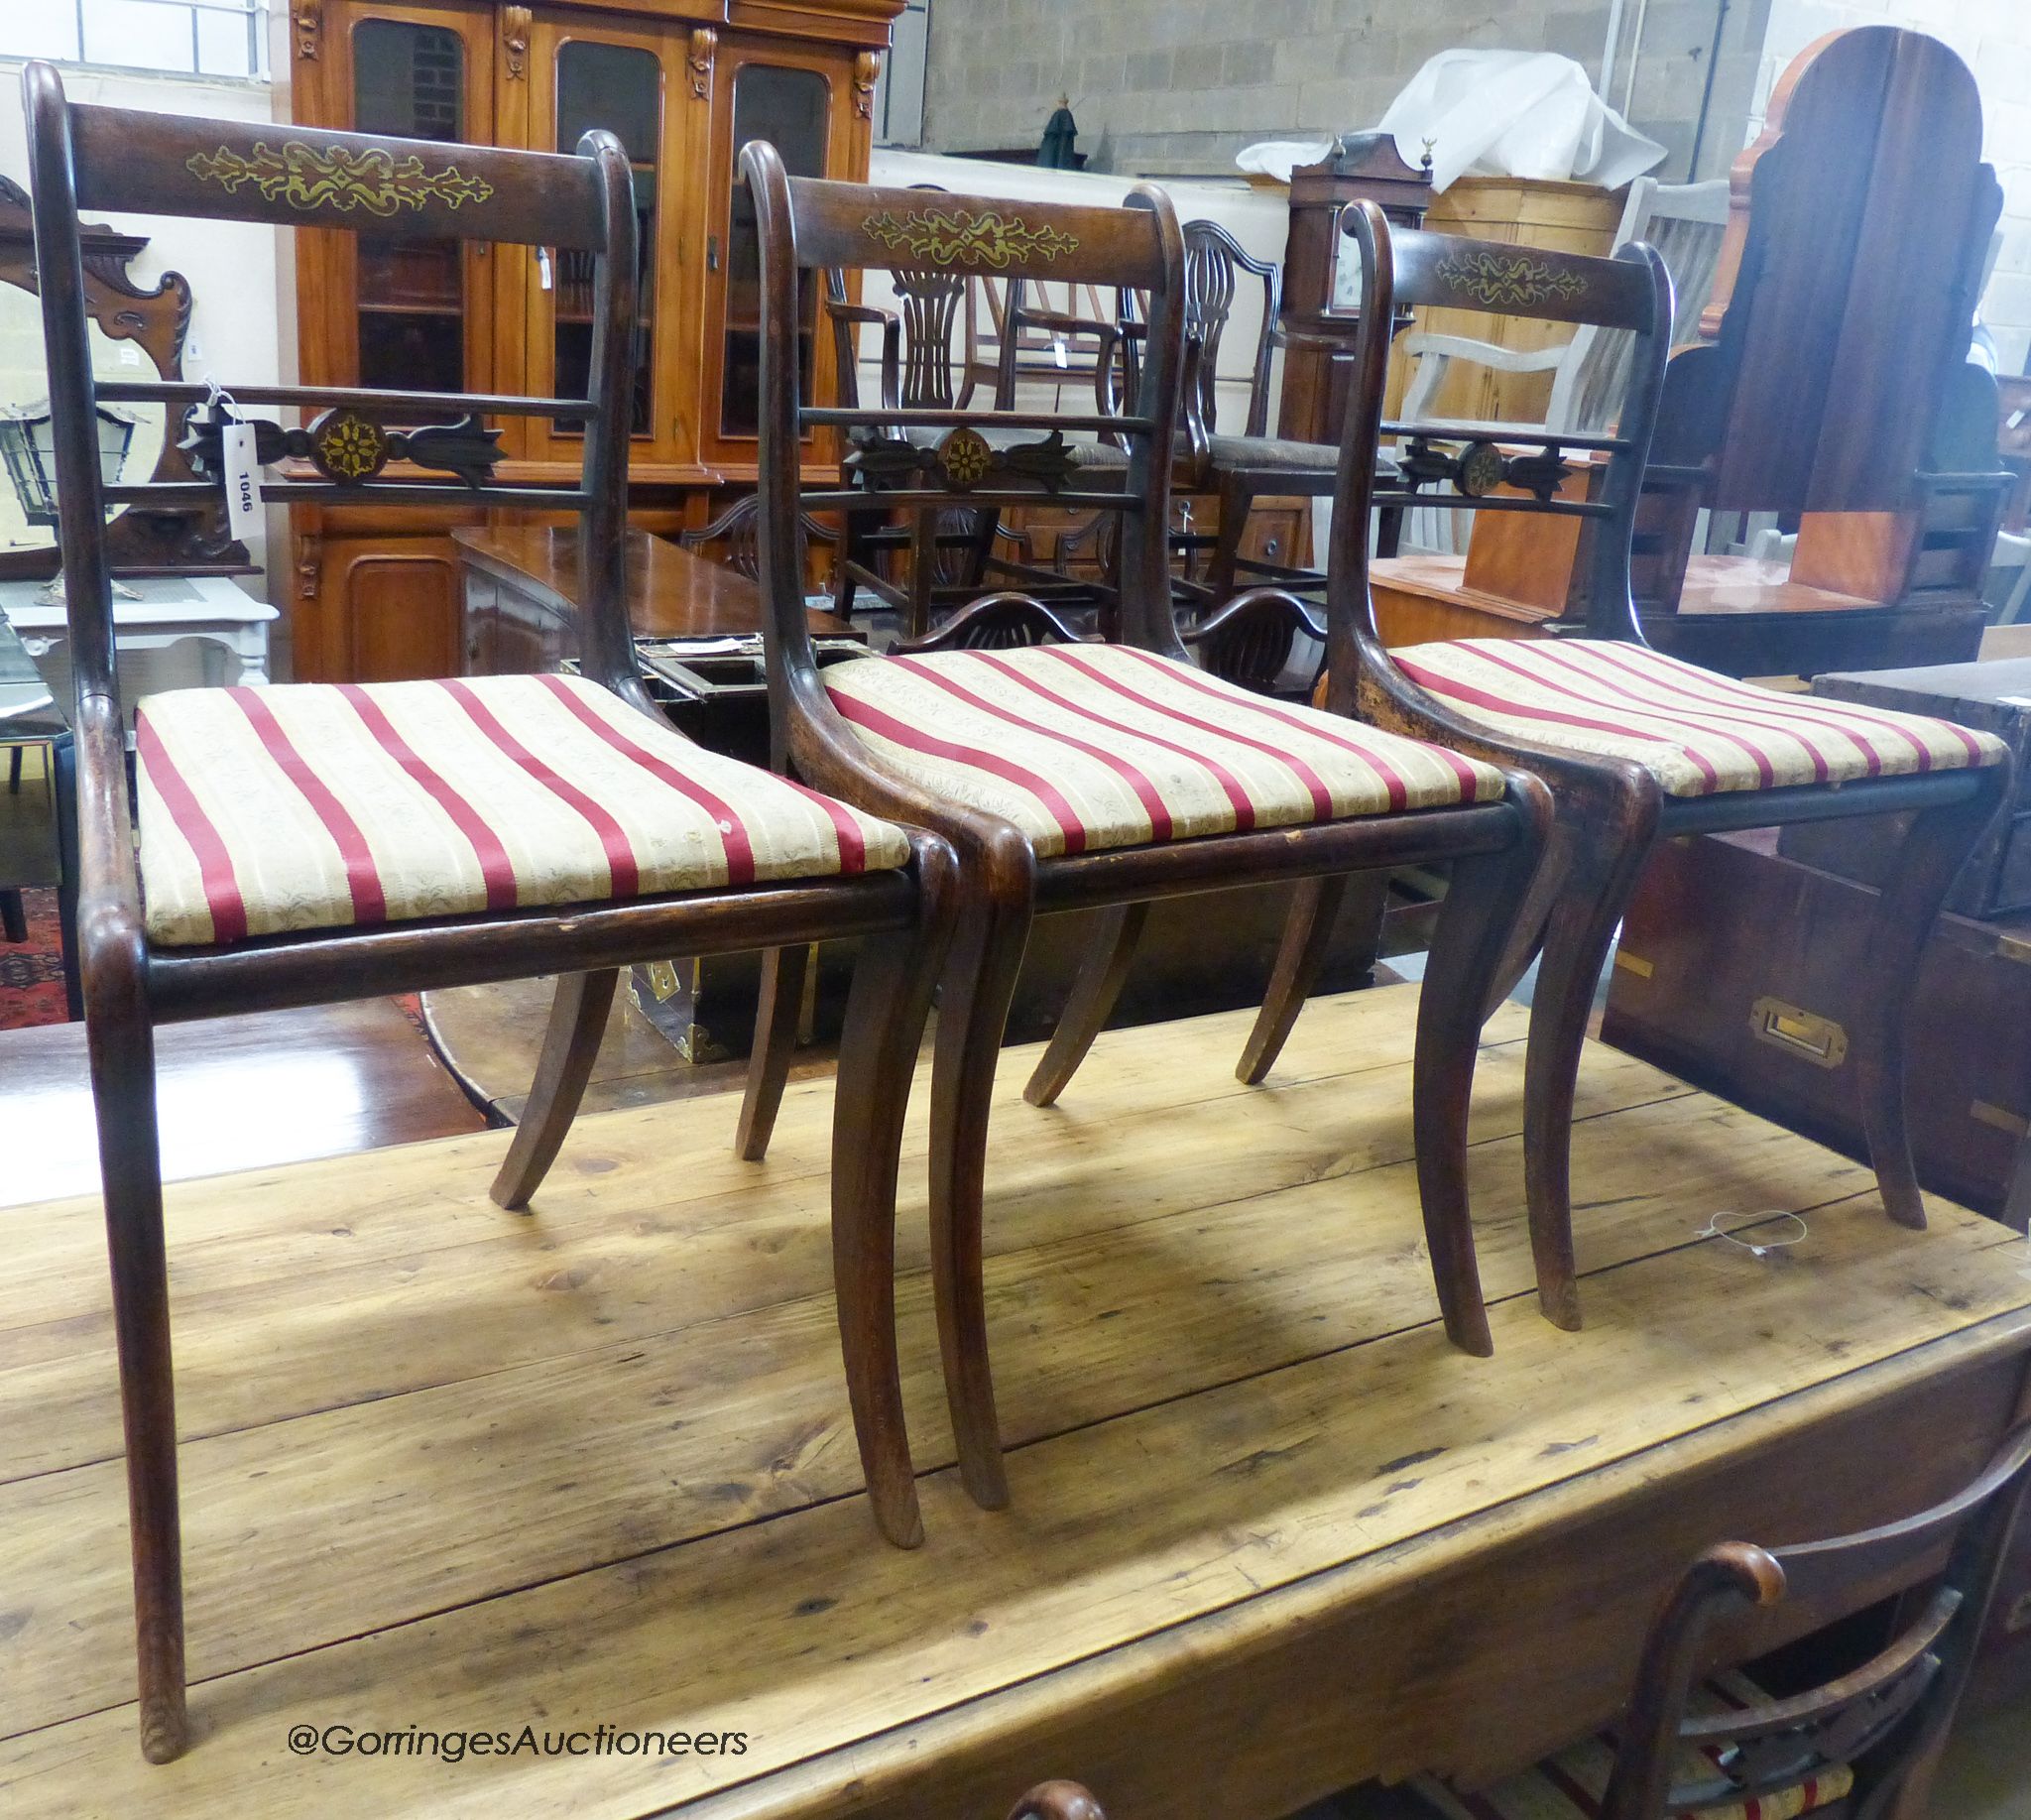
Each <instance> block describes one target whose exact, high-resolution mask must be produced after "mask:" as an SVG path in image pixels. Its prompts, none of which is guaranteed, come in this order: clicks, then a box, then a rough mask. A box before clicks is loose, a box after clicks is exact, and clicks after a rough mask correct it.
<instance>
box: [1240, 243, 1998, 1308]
mask: <svg viewBox="0 0 2031 1820" xmlns="http://www.w3.org/2000/svg"><path fill="white" fill-rule="evenodd" d="M1348 221H1349V225H1350V230H1351V231H1352V232H1353V233H1354V234H1355V235H1356V237H1357V241H1358V244H1359V246H1360V249H1361V255H1362V283H1363V290H1362V297H1363V304H1362V328H1361V331H1360V344H1361V352H1362V367H1361V374H1362V388H1363V389H1362V391H1361V393H1360V399H1361V406H1362V409H1361V412H1360V414H1359V416H1357V417H1354V418H1350V420H1349V427H1348V433H1347V439H1346V442H1345V444H1344V451H1343V455H1342V461H1341V469H1340V489H1339V492H1338V494H1337V495H1336V498H1335V503H1334V511H1333V536H1334V546H1333V562H1332V587H1331V589H1330V591H1329V594H1328V616H1329V621H1330V627H1329V631H1330V639H1331V643H1330V647H1329V650H1330V658H1329V678H1330V679H1329V683H1328V697H1327V698H1328V700H1329V702H1330V703H1332V705H1334V706H1335V707H1336V708H1338V709H1339V710H1340V711H1341V712H1344V713H1354V712H1359V713H1360V714H1361V716H1362V717H1363V718H1364V719H1366V720H1368V721H1371V722H1373V723H1374V724H1377V725H1380V726H1385V727H1388V728H1390V729H1391V730H1393V731H1396V732H1399V733H1403V734H1406V735H1409V736H1411V737H1415V738H1421V739H1431V740H1440V741H1444V742H1446V743H1448V744H1449V745H1457V746H1459V747H1460V749H1461V750H1464V751H1467V752H1470V753H1472V754H1474V755H1475V756H1478V757H1481V758H1484V759H1486V760H1488V761H1489V762H1492V763H1498V764H1504V765H1515V766H1519V767H1522V768H1524V769H1527V770H1529V771H1531V772H1532V773H1533V774H1535V775H1536V776H1538V777H1540V778H1541V779H1542V780H1543V781H1544V782H1545V783H1546V784H1548V785H1549V786H1550V787H1551V789H1552V793H1553V796H1554V799H1555V800H1556V801H1557V803H1558V814H1557V821H1556V825H1555V827H1554V830H1553V834H1552V840H1551V848H1550V859H1549V860H1548V862H1547V864H1546V867H1545V869H1544V872H1543V873H1542V874H1541V875H1540V876H1539V878H1538V880H1537V882H1536V884H1535V886H1534V887H1533V900H1534V902H1533V904H1532V905H1531V906H1530V907H1529V909H1528V910H1526V911H1525V912H1524V914H1523V916H1522V917H1521V918H1520V919H1519V920H1520V924H1521V926H1522V927H1523V928H1524V929H1525V930H1526V931H1527V933H1526V936H1525V941H1524V944H1523V945H1522V946H1520V947H1519V948H1518V950H1517V951H1516V952H1515V953H1513V954H1512V955H1511V956H1510V957H1509V964H1508V968H1507V969H1506V970H1505V971H1506V979H1505V980H1504V982H1503V983H1504V986H1505V987H1506V985H1507V984H1508V983H1509V982H1512V981H1513V980H1514V978H1515V977H1516V976H1517V974H1519V973H1520V972H1521V970H1522V967H1523V965H1524V963H1525V962H1526V961H1527V959H1528V957H1529V955H1528V949H1529V946H1530V944H1531V943H1533V942H1539V941H1541V946H1542V957H1541V962H1540V965H1539V969H1538V975H1537V983H1536V987H1535V989H1534V993H1533V997H1532V1001H1531V1022H1530V1094H1529V1123H1528V1127H1527V1143H1526V1160H1525V1168H1526V1174H1527V1180H1528V1184H1529V1199H1530V1220H1531V1242H1532V1248H1533V1252H1534V1254H1535V1258H1536V1265H1537V1277H1538V1295H1539V1300H1540V1302H1541V1304H1542V1306H1543V1308H1544V1311H1545V1313H1546V1315H1547V1316H1549V1317H1550V1318H1551V1319H1552V1320H1553V1321H1555V1322H1556V1323H1558V1324H1559V1325H1560V1326H1564V1327H1573V1326H1577V1325H1578V1324H1579V1319H1580V1309H1579V1296H1578V1290H1577V1287H1576V1283H1575V1278H1574V1268H1573V1224H1572V1193H1571V1184H1570V1171H1569V1153H1570V1147H1571V1138H1572V1116H1573V1093H1574V1085H1575V1080H1576V1076H1577V1074H1578V1070H1579V1065H1580V1051H1581V1046H1582V1043H1583V1041H1584V1038H1585V1034H1586V1025H1587V1018H1588V1014H1589V1010H1590V1008H1591V1005H1592V1002H1593V997H1594V990H1595V984H1596V982H1597V981H1598V980H1599V979H1600V977H1601V969H1602V967H1603V965H1604V964H1605V962H1606V960H1607V958H1608V952H1609V948H1610V945H1611V944H1612V942H1613V936H1614V929H1615V925H1616V923H1617V922H1618V921H1619V920H1620V918H1621V913H1622V909H1623V907H1624V905H1625V904H1626V903H1627V901H1628V896H1629V893H1630V891H1631V890H1632V889H1633V888H1634V886H1635V883H1636V880H1637V878H1638V877H1639V876H1640V874H1641V872H1642V869H1643V866H1644V863H1645V861H1646V860H1647V859H1648V857H1649V855H1650V854H1651V852H1652V851H1653V850H1654V848H1655V847H1656V845H1657V844H1658V842H1660V841H1662V840H1668V839H1672V838H1675V837H1677V836H1679V835H1683V834H1698V833H1714V832H1719V831H1721V830H1724V829H1730V828H1744V827H1771V826H1780V825H1783V824H1785V823H1789V822H1794V821H1818V820H1828V819H1837V818H1841V817H1846V816H1858V815H1888V814H1895V813H1901V812H1905V811H1909V812H1911V814H1912V821H1911V825H1910V831H1909V833H1908V834H1907V835H1906V836H1905V839H1904V844H1903V846H1902V848H1901V849H1900V852H1899V861H1898V869H1897V875H1896V880H1895V883H1894V884H1893V885H1892V887H1891V888H1890V889H1888V890H1886V891H1885V892H1884V893H1883V895H1882V899H1881V903H1880V908H1879V910H1878V918H1877V923H1876V932H1875V938H1874V942H1873V946H1872V954H1871V967H1870V970H1869V972H1868V974H1867V975H1866V976H1865V977H1864V978H1862V979H1860V980H1857V981H1856V982H1855V993H1856V999H1857V1003H1856V1005H1855V1007H1854V1010H1853V1038H1854V1047H1855V1053H1856V1074H1857V1077H1858V1084H1859V1087H1860V1091H1861V1105H1862V1123H1863V1127H1864V1129H1865V1130H1866V1131H1867V1133H1868V1140H1869V1153H1870V1155H1871V1156H1872V1157H1873V1159H1874V1162H1875V1168H1876V1176H1877V1181H1878V1184H1879V1187H1880V1189H1881V1193H1882V1197H1883V1205H1884V1210H1885V1211H1886V1212H1887V1213H1888V1214H1889V1216H1890V1217H1891V1218H1892V1219H1893V1220H1896V1221H1898V1222H1900V1223H1901V1224H1905V1225H1910V1226H1922V1225H1923V1224H1924V1222H1925V1212H1924V1208H1923V1206H1922V1204H1921V1202H1920V1198H1919V1191H1918V1183H1917V1179H1916V1177H1915V1175H1914V1174H1913V1171H1912V1164H1911V1147H1910V1140H1909V1136H1908V1132H1907V1129H1906V1123H1905V1106H1904V1045H1905V1031H1906V1028H1907V1013H1908V1010H1909V1004H1910V992H1911V985H1912V980H1913V977H1914V975H1915V973H1916V970H1917V961H1918V956H1919V953H1920V951H1921V949H1922V948H1923V946H1924V943H1925V939H1926V936H1927V934H1928V933H1929V932H1930V930H1931V928H1932V923H1933V918H1934V916H1935V914H1936V913H1937V911H1938V910H1939V907H1940V903H1941V901H1942V899H1943V898H1944V897H1945V895H1946V892H1947V888H1948V886H1949V885H1950V884H1951V882H1952V879H1953V876H1954V873H1955V872H1956V870H1958V868H1959V866H1960V864H1961V862H1962V861H1963V860H1964V859H1965V858H1966V857H1967V855H1968V853H1969V852H1970V850H1971V848H1972V847H1973V845H1974V843H1975V842H1976V841H1977V840H1978V839H1979V838H1980V836H1981V834H1982V831H1983V829H1984V828H1985V827H1986V826H1987V824H1988V822H1989V820H1990V818H1991V816H1992V815H1993V814H1994V813H1995V810H1996V806H1997V804H1998V803H1999V802H2001V801H2002V800H2003V799H2004V798H2005V797H2006V796H2007V794H2008V791H2009V787H2010V756H2009V753H2008V750H2007V749H2006V748H2005V747H2004V746H2003V745H2002V743H2001V742H2000V741H1998V740H1996V739H1994V738H1992V737H1990V736H1988V735H1984V734H1977V733H1971V732H1969V731H1967V730H1966V729H1964V728H1961V727H1958V726H1955V725H1953V724H1952V723H1951V722H1948V721H1943V720H1938V719H1933V718H1927V717H1923V716H1917V715H1896V714H1888V713H1885V712H1883V711H1882V710H1878V709H1873V708H1854V707H1848V706H1845V705H1843V704H1839V703H1835V702H1822V701H1818V700H1816V699H1810V698H1803V697H1799V696H1791V695H1780V694H1777V693H1775V692H1773V691H1770V690H1765V689H1757V688H1753V687H1750V686H1748V685H1746V684H1741V683H1735V682H1731V681H1729V680H1727V679H1726V678H1721V677H1716V676H1713V675H1711V674H1709V673H1708V672H1705V671H1701V670H1696V669H1694V668H1693V667H1690V666H1688V665H1684V664H1680V663H1677V662H1675V661H1673V660H1671V659H1669V658H1665V657H1663V656H1662V655H1661V654H1658V653H1655V652H1652V651H1651V650H1650V649H1649V647H1648V646H1647V645H1646V644H1645V642H1644V637H1643V631H1642V628H1641V627H1640V626H1639V625H1638V623H1637V620H1636V615H1635V607H1634V603H1633V600H1632V597H1631V593H1630V587H1629V555H1630V544H1631V539H1632V536H1633V530H1634V523H1635V511H1636V501H1637V491H1638V488H1639V486H1640V484H1641V480H1642V475H1643V464H1644V459H1645V457H1646V455H1647V453H1648V450H1649V444H1650V430H1651V425H1652V423H1653V421H1654V414H1655V411H1656V400H1657V389H1658V386H1659V383H1660V379H1661V374H1662V370H1663V366H1664V361H1665V353H1666V340H1667V336H1668V332H1669V327H1670V322H1671V288H1670V281H1669V280H1668V279H1667V278H1666V276H1665V273H1664V268H1663V263H1662V261H1661V260H1659V258H1658V257H1657V255H1656V253H1655V252H1653V251H1652V250H1651V249H1649V248H1647V247H1642V246H1631V247H1624V248H1623V249H1622V251H1621V252H1620V253H1618V254H1617V255H1616V256H1615V257H1614V258H1613V260H1594V259H1584V258H1580V257H1578V256H1576V255H1563V254H1555V253H1533V254H1529V255H1527V256H1518V255H1501V254H1491V253H1490V252H1489V251H1488V249H1487V248H1485V247H1483V246H1481V245H1480V244H1479V243H1477V242H1474V241H1468V240H1460V239H1456V238H1453V237H1450V236H1443V235H1424V234H1418V233H1405V234H1401V235H1397V236H1395V237H1394V238H1393V239H1392V237H1391V236H1390V234H1389V230H1388V226H1387V224H1386V223H1385V222H1384V221H1383V219H1382V217H1381V214H1380V211H1378V210H1376V209H1375V208H1374V207H1373V205H1369V204H1360V205H1357V207H1356V208H1355V209H1352V210H1350V211H1349V214H1348ZM1470 298H1471V299H1472V300H1473V301H1475V302H1476V303H1479V304H1480V305H1481V306H1482V307H1484V308H1487V309H1494V310H1499V311H1503V312H1509V313H1515V314H1528V315H1537V316H1543V317H1549V318H1550V319H1552V320H1555V321H1565V322H1570V323H1585V322H1590V321H1591V322H1596V323H1599V324H1600V325H1602V326H1604V327H1614V328H1619V329H1621V330H1623V331H1625V332H1627V333H1628V334H1629V335H1630V336H1631V337H1632V338H1633V340H1634V343H1635V352H1634V355H1633V358H1632V360H1631V363H1630V378H1629V391H1628V395H1627V398H1626V399H1625V401H1624V403H1623V406H1622V410H1621V412H1620V414H1619V428H1618V430H1617V432H1616V434H1614V435H1613V436H1588V435H1584V434H1580V433H1577V432H1570V431H1568V432H1553V431H1540V430H1531V431H1529V432H1527V434H1526V433H1525V432H1522V431H1520V430H1512V429H1511V428H1510V426H1508V425H1503V426H1501V429H1500V431H1499V435H1500V440H1499V441H1496V440H1493V439H1489V438H1487V437H1484V438H1482V439H1478V440H1474V439H1470V440H1469V441H1468V442H1467V445H1466V446H1465V448H1464V449H1460V450H1459V452H1457V453H1453V454H1448V453H1447V452H1446V447H1445V438H1447V437H1451V438H1453V440H1454V444H1455V445H1456V446H1457V443H1458V440H1459V437H1460V431H1459V430H1458V428H1457V426H1452V427H1449V426H1443V425H1440V426H1429V427H1421V426H1419V425H1394V426H1393V427H1394V429H1395V431H1396V433H1397V434H1398V436H1399V437H1400V438H1401V445H1402V448H1403V453H1402V454H1401V455H1400V456H1399V465H1400V467H1401V468H1402V470H1403V473H1404V475H1405V477H1406V479H1413V480H1414V479H1416V478H1418V477H1419V476H1429V477H1430V478H1431V479H1432V480H1433V481H1448V482H1449V483H1450V485H1451V486H1452V488H1453V490H1452V491H1450V492H1439V491H1431V490H1419V491H1412V490H1410V489H1409V488H1407V487H1403V486H1398V487H1394V488H1390V489H1388V490H1386V491H1385V490H1383V489H1381V488H1378V487H1377V486H1376V484H1375V479H1374V450H1375V446H1376V443H1377V441H1378V439H1379V437H1380V434H1381V430H1382V423H1381V414H1382V388H1383V383H1384V379H1385V375H1386V370H1387V363H1388V329H1387V326H1386V324H1387V323H1388V321H1389V320H1390V319H1391V315H1392V312H1393V309H1394V307H1395V305H1396V304H1397V303H1417V304H1427V303H1451V302H1454V301H1456V300H1461V299H1470ZM1377 312H1379V313H1377ZM1515 442H1521V443H1524V444H1526V448H1527V452H1524V453H1521V454H1513V453H1505V452H1504V450H1505V449H1506V448H1507V447H1508V446H1509V445H1510V444H1511V443H1515ZM1531 444H1534V445H1535V447H1534V448H1528V447H1527V445H1531ZM1569 448H1571V449H1577V450H1581V451H1584V452H1585V453H1586V454H1588V455H1589V456H1590V457H1591V458H1592V459H1593V460H1594V461H1595V462H1596V464H1597V466H1596V477H1595V482H1594V485H1595V495H1596V496H1595V497H1593V498H1591V499H1587V500H1572V499H1565V498H1561V497H1559V491H1558V490H1559V488H1560V486H1561V485H1562V484H1563V481H1564V478H1565V476H1566V473H1567V471H1568V466H1567V463H1566V461H1565V459H1564V458H1563V451H1564V450H1565V449H1569ZM1498 483H1500V485H1501V487H1502V490H1499V491H1497V490H1495V489H1496V487H1497V484H1498ZM1412 501H1416V502H1421V503H1422V504H1424V505H1425V506H1427V507H1430V508H1433V509H1439V510H1463V509H1472V510H1475V511H1477V512H1480V513H1484V514H1487V513H1492V512H1494V511H1497V510H1500V511H1515V512H1534V513H1536V514H1537V515H1538V516H1540V517H1542V518H1544V519H1545V520H1547V521H1550V520H1554V519H1560V518H1563V519H1567V520H1570V521H1574V522H1576V523H1577V524H1578V526H1579V527H1580V528H1581V530H1582V532H1583V534H1585V535H1587V536H1588V537H1589V538H1590V539H1591V545H1592V548H1591V563H1592V571H1593V572H1592V580H1591V585H1590V587H1589V589H1588V618H1587V622H1586V624H1585V626H1584V628H1581V629H1579V636H1575V637H1569V638H1562V639H1557V640H1544V641H1514V640H1501V639H1465V640H1453V641H1445V642H1440V643H1432V644H1421V645H1415V646H1410V647H1407V648H1404V647H1399V648H1397V649H1395V650H1394V651H1391V650H1389V649H1387V648H1385V647H1384V645H1383V644H1382V642H1381V640H1380V638H1379V636H1378V634H1377V630H1376V625H1375V617H1374V603H1373V601H1372V599H1371V596H1370V589H1369V557H1370V532H1369V515H1370V512H1371V510H1372V509H1373V508H1374V507H1375V506H1376V505H1377V504H1381V505H1394V504H1404V503H1409V502H1412ZM1330 902H1331V901H1330V897H1328V898H1326V899H1325V900H1323V903H1322V900H1321V899H1320V898H1319V897H1318V896H1317V895H1316V894H1315V895H1314V896H1312V897H1311V898H1308V899H1305V900H1301V901H1300V903H1299V906H1298V909H1297V910H1296V912H1295V913H1294V915H1293V917H1292V921H1291V925H1290V928H1289V930H1288V931H1287V933H1286V937H1285V947H1284V955H1285V958H1286V960H1287V962H1288V965H1287V967H1280V968H1279V972H1278V978H1277V980H1276V982H1275V984H1274V985H1273V986H1272V988H1271V990H1270V995H1269V997H1268V999H1267V1000H1266V1001H1265V1002H1264V1004H1263V1007H1262V1015H1261V1020H1260V1022H1259V1024H1258V1025H1257V1028H1256V1031H1255V1034H1254V1037H1253V1038H1252V1039H1251V1042H1250V1046H1249V1049H1248V1051H1247V1053H1246V1054H1245V1056H1244V1058H1243V1062H1242V1070H1243V1075H1244V1078H1246V1079H1259V1078H1260V1077H1261V1074H1262V1071H1263V1070H1264V1069H1266V1068H1267V1067H1268V1066H1269V1064H1270V1062H1271V1061H1272V1060H1273V1059H1274V1057H1275V1055H1276V1053H1277V1051H1278V1050H1279V1049H1280V1048H1281V1047H1282V1044H1283V1040H1284V1038H1285V1036H1286V1035H1287V1034H1288V1032H1289V1031H1290V1027H1291V1024H1292V1022H1293V1021H1294V1020H1295V1018H1296V1016H1297V1013H1298V1010H1299V1008H1300V1006H1301V1004H1302V1002H1303V999H1304V996H1305V990H1306V979H1307V968H1308V966H1309V965H1310V964H1311V963H1310V958H1309V957H1310V956H1311V955H1312V954H1313V953H1315V952H1316V948H1317V945H1318V935H1317V930H1318V928H1319V927H1320V925H1321V923H1322V921H1323V920H1324V919H1325V918H1324V915H1323V910H1324V909H1326V908H1330Z"/></svg>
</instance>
